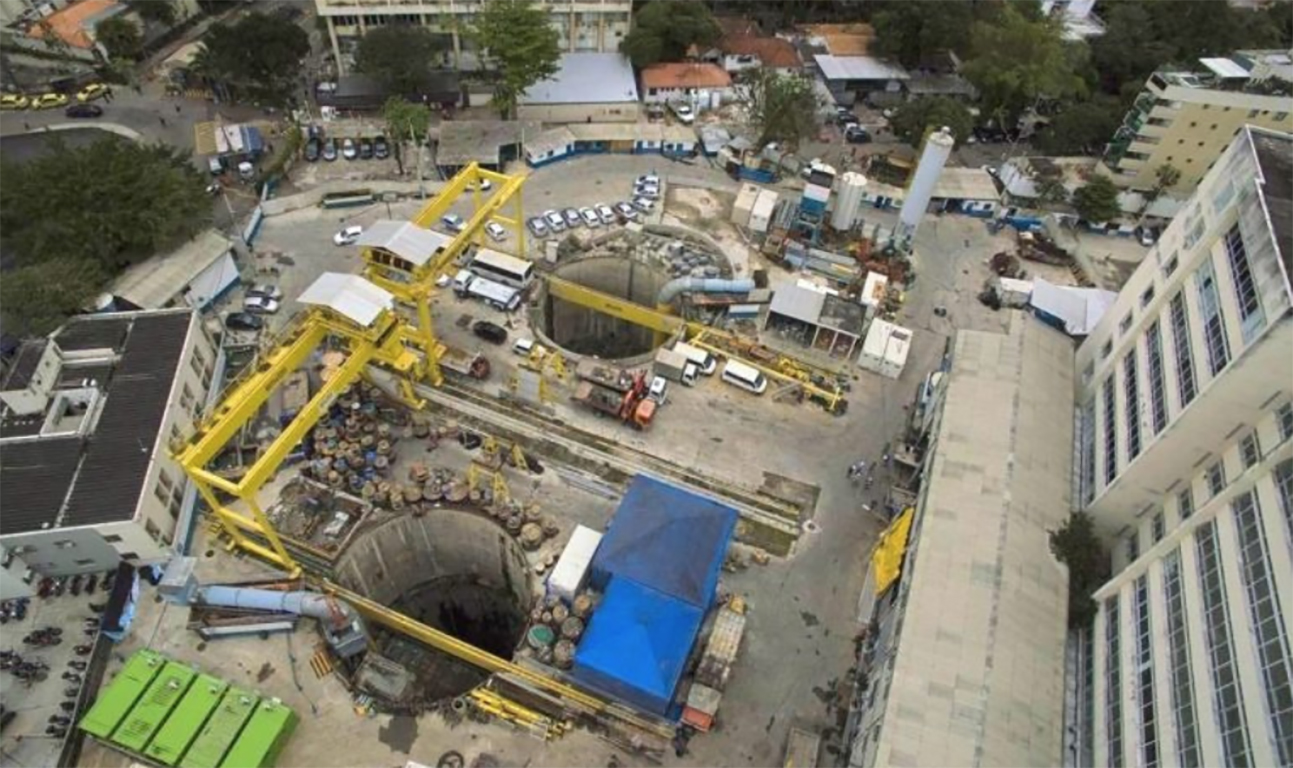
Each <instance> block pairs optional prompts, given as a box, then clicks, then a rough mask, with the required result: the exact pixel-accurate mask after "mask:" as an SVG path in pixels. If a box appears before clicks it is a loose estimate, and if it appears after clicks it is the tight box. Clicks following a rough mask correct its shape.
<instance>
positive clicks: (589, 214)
mask: <svg viewBox="0 0 1293 768" xmlns="http://www.w3.org/2000/svg"><path fill="white" fill-rule="evenodd" d="M579 218H581V219H583V220H584V224H587V225H588V226H589V227H590V228H592V227H600V226H601V225H602V220H601V217H599V216H598V215H597V211H594V210H593V209H592V208H580V209H579Z"/></svg>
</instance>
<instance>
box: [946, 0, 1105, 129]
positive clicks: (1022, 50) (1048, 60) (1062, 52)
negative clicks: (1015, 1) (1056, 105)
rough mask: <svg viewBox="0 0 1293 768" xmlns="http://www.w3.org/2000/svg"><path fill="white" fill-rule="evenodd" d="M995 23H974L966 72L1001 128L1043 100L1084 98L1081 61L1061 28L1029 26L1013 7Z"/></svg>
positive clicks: (1041, 23) (1055, 25)
mask: <svg viewBox="0 0 1293 768" xmlns="http://www.w3.org/2000/svg"><path fill="white" fill-rule="evenodd" d="M999 14H1000V15H999V19H998V20H997V21H996V22H987V21H979V22H975V24H974V27H973V32H972V38H971V39H972V43H971V57H970V60H969V61H967V62H966V63H965V66H964V68H963V69H962V72H963V73H964V74H965V77H966V79H968V80H969V81H970V82H971V83H973V84H974V85H975V87H977V88H978V89H979V93H980V94H981V100H980V105H981V108H982V109H983V111H984V113H985V114H987V115H992V116H995V117H997V118H999V119H1000V121H1001V123H1002V125H1003V126H1007V127H1010V126H1013V125H1014V122H1015V120H1016V119H1017V118H1018V117H1019V115H1020V114H1022V113H1023V111H1024V110H1025V109H1027V108H1028V107H1029V106H1031V105H1032V103H1033V101H1034V100H1035V99H1037V98H1039V97H1047V98H1052V99H1064V98H1068V97H1072V96H1082V95H1084V94H1085V92H1086V83H1085V82H1084V81H1083V79H1082V76H1081V73H1080V72H1078V71H1075V70H1074V68H1073V65H1074V60H1075V59H1076V58H1078V57H1076V56H1075V55H1074V53H1073V52H1072V51H1070V50H1069V47H1070V45H1074V46H1080V45H1081V43H1073V44H1069V43H1066V42H1065V41H1064V39H1063V38H1062V37H1061V28H1060V26H1059V24H1058V22H1055V21H1053V20H1050V19H1041V20H1037V21H1034V20H1031V19H1030V18H1029V16H1028V15H1027V14H1025V13H1023V12H1021V11H1020V10H1018V9H1017V8H1016V7H1015V6H1014V5H1005V6H1004V7H1002V8H1001V9H1000V12H999Z"/></svg>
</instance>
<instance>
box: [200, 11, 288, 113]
mask: <svg viewBox="0 0 1293 768" xmlns="http://www.w3.org/2000/svg"><path fill="white" fill-rule="evenodd" d="M309 52H310V38H309V35H307V34H306V33H305V30H304V29H301V27H299V26H298V25H296V24H294V23H293V22H292V21H290V20H288V19H286V18H283V17H282V16H279V15H276V14H275V15H270V14H264V13H249V14H247V15H246V16H243V17H242V18H240V19H239V20H238V21H236V22H234V23H232V24H217V25H216V26H214V27H212V28H211V29H210V30H209V31H208V32H207V34H206V36H205V37H203V38H202V49H201V50H200V51H199V55H198V57H197V59H195V61H194V69H195V70H196V71H197V72H199V73H200V74H201V75H202V76H203V77H205V78H207V79H208V80H209V81H211V82H212V83H213V84H216V85H219V86H223V87H224V89H225V90H226V92H232V94H235V95H236V96H237V97H239V98H246V99H249V100H251V101H255V102H267V103H270V104H286V103H288V102H289V101H290V100H291V98H292V94H293V92H294V91H295V89H296V86H297V83H298V80H299V78H300V76H301V59H303V58H304V57H305V56H306V54H308V53H309Z"/></svg>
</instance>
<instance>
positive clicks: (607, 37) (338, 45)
mask: <svg viewBox="0 0 1293 768" xmlns="http://www.w3.org/2000/svg"><path fill="white" fill-rule="evenodd" d="M314 3H315V8H316V9H317V11H318V14H319V16H320V17H321V18H323V19H324V21H325V23H326V24H327V28H328V39H329V42H330V43H331V45H332V55H333V58H334V59H335V60H336V62H337V68H338V74H342V75H344V74H348V73H349V72H350V70H351V68H352V65H353V63H354V49H355V45H356V44H357V43H358V41H359V38H361V37H363V36H364V34H365V33H366V32H367V31H368V30H370V29H372V28H374V27H380V26H383V25H386V24H421V25H424V26H426V27H428V28H430V29H431V30H432V31H434V32H437V33H440V34H443V35H444V36H445V38H446V42H447V43H448V48H449V55H448V57H447V59H448V60H447V62H445V63H447V64H450V65H452V66H453V68H455V69H460V70H464V69H465V70H473V69H477V68H479V66H480V61H479V57H478V56H477V55H476V49H475V44H474V43H473V42H472V41H471V40H470V39H469V36H468V35H466V34H465V30H466V28H467V26H468V25H470V24H471V23H472V21H473V19H474V18H475V15H476V14H477V13H478V12H479V11H480V8H481V5H482V3H483V0H314ZM540 4H541V5H543V6H546V7H547V8H548V9H549V10H550V11H551V14H552V16H551V19H552V26H553V27H555V28H556V30H557V32H558V33H559V35H560V37H561V41H562V45H563V47H564V48H565V50H566V51H569V52H586V53H591V52H601V53H614V52H616V51H618V50H619V46H620V41H621V40H623V39H624V36H625V35H627V34H628V33H629V27H630V25H631V23H632V11H633V3H632V0H540Z"/></svg>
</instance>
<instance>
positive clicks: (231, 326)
mask: <svg viewBox="0 0 1293 768" xmlns="http://www.w3.org/2000/svg"><path fill="white" fill-rule="evenodd" d="M224 327H225V328H226V329H228V330H230V331H259V330H260V329H261V328H264V327H265V321H264V320H261V319H260V318H259V317H256V316H255V315H249V314H247V313H246V312H231V313H229V314H228V315H226V316H225V319H224Z"/></svg>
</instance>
